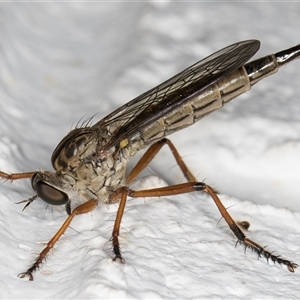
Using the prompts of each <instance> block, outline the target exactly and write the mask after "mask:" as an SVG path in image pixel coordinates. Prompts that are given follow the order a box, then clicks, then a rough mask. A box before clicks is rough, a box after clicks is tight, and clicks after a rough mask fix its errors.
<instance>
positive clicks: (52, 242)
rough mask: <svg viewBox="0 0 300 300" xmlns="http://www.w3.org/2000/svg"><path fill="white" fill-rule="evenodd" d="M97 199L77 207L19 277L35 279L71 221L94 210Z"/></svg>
mask: <svg viewBox="0 0 300 300" xmlns="http://www.w3.org/2000/svg"><path fill="white" fill-rule="evenodd" d="M97 203H98V202H97V201H96V200H90V201H88V202H86V203H83V204H81V205H80V206H78V207H76V208H75V209H74V210H73V211H72V213H71V214H70V215H69V216H68V218H67V220H66V221H65V222H64V224H63V225H62V226H61V227H60V229H59V230H58V231H57V233H56V234H55V235H54V236H53V238H52V239H51V240H50V241H49V242H48V244H47V246H46V247H45V249H44V250H43V251H42V252H41V253H40V254H39V256H38V257H37V259H36V260H35V262H34V263H33V265H32V266H31V267H30V268H29V269H28V270H27V271H25V272H23V273H20V274H19V277H21V278H25V277H28V279H29V280H30V281H32V280H33V273H34V272H35V271H36V270H38V269H39V268H40V265H41V264H42V262H43V261H44V260H45V258H46V256H47V254H48V253H49V251H50V250H51V249H52V248H53V247H54V245H55V243H56V242H57V241H58V240H59V238H60V237H61V236H62V235H63V234H64V233H65V231H66V230H67V228H68V227H69V225H70V223H71V221H72V220H73V218H74V217H75V216H76V215H80V214H85V213H88V212H90V211H92V210H93V209H94V208H95V207H96V206H97Z"/></svg>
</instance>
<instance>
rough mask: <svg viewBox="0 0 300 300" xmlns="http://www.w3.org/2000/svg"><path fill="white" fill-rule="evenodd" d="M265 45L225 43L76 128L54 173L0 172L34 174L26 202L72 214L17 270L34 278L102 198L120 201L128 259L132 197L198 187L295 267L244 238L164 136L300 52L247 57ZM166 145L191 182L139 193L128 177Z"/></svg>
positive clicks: (55, 157) (116, 249) (60, 150)
mask: <svg viewBox="0 0 300 300" xmlns="http://www.w3.org/2000/svg"><path fill="white" fill-rule="evenodd" d="M259 46H260V42H259V41H257V40H247V41H242V42H238V43H235V44H232V45H230V46H228V47H226V48H223V49H221V50H219V51H217V52H216V53H214V54H212V55H210V56H208V57H207V58H205V59H203V60H201V61H199V62H197V63H196V64H194V65H192V66H190V67H189V68H187V69H185V70H184V71H182V72H180V73H179V74H177V75H175V76H174V77H172V78H170V79H169V80H167V81H165V82H163V83H162V84H160V85H158V86H156V87H154V88H153V89H151V90H149V91H148V92H145V93H144V94H142V95H140V96H139V97H137V98H135V99H133V100H131V101H130V102H128V103H127V104H125V105H123V106H122V107H120V108H118V109H117V110H115V111H114V112H112V113H111V114H109V115H108V116H106V117H105V118H104V119H102V120H101V121H99V122H98V123H96V124H94V125H92V126H90V125H89V124H85V125H84V126H82V127H81V128H75V129H74V130H72V131H71V132H69V133H68V134H67V136H66V137H64V138H63V139H62V141H61V142H60V143H59V144H58V146H57V147H56V149H55V150H54V152H53V154H52V158H51V161H52V165H53V168H54V169H55V173H54V172H49V171H35V172H27V173H14V174H9V173H4V172H0V178H3V179H7V180H12V181H13V180H17V179H24V178H31V185H32V188H33V190H34V192H35V195H34V196H33V197H32V198H30V199H27V200H24V201H21V202H27V203H26V205H25V207H27V206H28V205H29V204H30V203H32V202H33V201H35V200H36V199H37V198H41V199H42V200H44V201H45V202H46V203H48V204H51V205H65V208H66V212H67V214H68V217H67V219H66V221H65V222H64V223H63V225H62V226H61V227H60V229H59V230H58V231H57V233H56V234H55V235H54V236H53V238H52V239H51V240H50V241H49V243H48V244H47V246H46V247H45V249H44V250H43V251H42V252H41V253H40V254H39V256H38V257H37V259H36V260H35V261H34V263H33V264H32V266H31V267H30V268H29V269H28V270H27V271H25V272H23V273H21V274H19V276H20V277H22V278H24V277H27V278H28V279H29V280H33V273H34V272H35V271H36V270H37V269H39V267H40V266H41V264H42V262H43V261H44V260H45V258H46V256H47V254H48V252H49V251H50V250H51V249H52V248H53V246H54V244H55V243H56V242H57V241H58V239H59V238H60V237H61V235H62V234H63V233H64V232H65V231H66V229H67V228H68V226H69V225H70V223H71V221H72V219H73V218H74V217H75V216H76V215H79V214H83V213H87V212H90V211H92V210H93V209H94V208H95V207H96V206H97V203H98V201H103V202H104V203H107V204H111V203H116V202H119V208H118V211H117V215H116V219H115V223H114V228H113V231H112V246H113V253H114V258H113V260H119V261H121V262H124V260H123V257H122V254H121V250H120V244H119V238H118V237H119V231H120V223H121V220H122V216H123V213H124V208H125V204H126V200H127V197H128V196H130V197H153V196H157V197H159V196H168V195H176V194H181V193H189V192H192V191H202V192H206V193H207V194H209V195H210V196H211V198H212V199H213V201H214V202H215V204H216V205H217V207H218V209H219V211H220V213H221V215H222V217H223V218H224V219H225V221H226V222H227V224H228V226H229V227H230V229H231V230H232V232H233V233H234V235H235V236H236V237H237V242H238V243H240V244H243V245H244V246H245V247H248V248H251V249H252V250H254V251H255V252H256V253H257V254H258V256H259V257H261V256H263V257H265V258H266V259H267V260H271V261H273V262H274V263H278V264H281V265H285V266H287V269H288V270H289V271H290V272H294V270H295V269H296V268H297V267H298V265H297V264H296V263H294V262H292V261H290V260H287V259H283V258H281V257H280V256H277V255H274V254H273V253H272V252H269V251H267V250H266V249H265V248H264V247H262V246H260V245H259V244H257V243H256V242H254V241H252V240H250V239H248V238H247V237H246V236H245V234H244V233H243V232H242V230H241V229H240V228H239V227H238V226H237V224H236V222H235V221H234V220H233V219H232V217H231V216H230V215H229V213H228V212H227V210H226V209H225V207H224V206H223V204H222V202H221V201H220V199H219V197H218V195H217V193H216V192H215V191H214V190H213V189H212V188H211V187H210V186H208V185H207V184H205V183H203V182H198V181H197V180H196V177H195V176H194V175H193V174H192V173H191V172H190V171H189V169H188V168H187V166H186V165H185V163H184V162H183V160H182V159H181V157H180V155H179V153H178V152H177V150H176V148H175V147H174V145H173V144H172V142H171V141H170V140H168V139H167V138H166V136H167V135H169V134H171V133H173V132H175V131H178V130H181V129H183V128H185V127H188V126H190V125H192V124H194V123H195V122H197V121H199V120H200V119H201V118H203V117H204V116H206V115H208V114H210V113H211V112H213V111H215V110H218V109H220V108H221V107H223V106H224V105H225V104H226V103H227V102H229V101H230V100H232V99H233V98H235V97H237V96H238V95H240V94H242V93H244V92H246V91H247V90H249V89H250V87H251V86H252V85H254V84H256V83H257V82H258V81H259V80H261V79H263V78H265V77H267V76H269V75H271V74H274V73H275V72H277V70H278V69H279V68H280V67H281V66H283V65H285V64H286V63H288V62H290V61H292V60H294V59H297V58H299V56H300V45H297V46H295V47H293V48H290V49H287V50H283V51H281V52H278V53H276V54H272V55H268V56H265V57H262V58H260V59H257V60H254V61H252V62H249V63H246V62H247V61H248V60H249V59H250V58H251V57H252V56H253V55H254V54H255V53H256V52H257V51H258V49H259ZM245 63H246V64H245ZM164 145H168V147H169V148H170V150H171V152H172V154H173V156H174V157H175V159H176V161H177V163H178V165H179V167H180V169H181V171H182V172H183V174H184V176H185V177H186V179H187V182H186V183H182V184H177V185H172V186H166V187H162V188H156V189H149V190H141V191H135V190H132V189H130V188H129V187H128V185H129V183H130V182H131V181H132V180H133V179H134V178H136V177H137V176H138V174H139V173H140V172H141V171H142V170H143V169H144V168H145V167H147V165H148V164H149V163H150V161H151V160H152V159H153V158H154V157H155V155H156V154H157V153H158V152H159V151H160V149H161V148H162V147H163V146H164ZM145 147H148V149H147V151H146V152H145V154H144V155H143V156H142V158H141V159H140V160H139V162H138V163H137V164H136V166H135V167H134V168H133V169H132V170H131V172H129V175H128V176H126V175H125V172H126V167H127V163H128V160H129V159H130V157H132V156H134V155H135V154H136V153H137V152H138V151H139V150H141V149H143V148H145Z"/></svg>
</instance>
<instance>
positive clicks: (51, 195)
mask: <svg viewBox="0 0 300 300" xmlns="http://www.w3.org/2000/svg"><path fill="white" fill-rule="evenodd" d="M36 192H37V195H38V196H39V197H40V198H41V199H42V200H44V201H45V202H47V203H48V204H51V205H62V204H66V203H67V201H68V200H69V197H68V195H67V194H66V193H64V192H62V191H60V190H57V189H55V188H53V187H52V186H50V185H48V184H47V183H44V182H43V181H38V182H37V183H36Z"/></svg>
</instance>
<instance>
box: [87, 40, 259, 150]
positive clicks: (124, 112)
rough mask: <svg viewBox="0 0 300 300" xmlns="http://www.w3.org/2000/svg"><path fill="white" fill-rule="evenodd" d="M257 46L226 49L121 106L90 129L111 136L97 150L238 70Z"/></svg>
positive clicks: (245, 44) (247, 44) (247, 43)
mask: <svg viewBox="0 0 300 300" xmlns="http://www.w3.org/2000/svg"><path fill="white" fill-rule="evenodd" d="M259 46H260V42H259V41H257V40H247V41H242V42H239V43H235V44H232V45H230V46H227V47H225V48H223V49H221V50H219V51H217V52H215V53H214V54H212V55H210V56H208V57H206V58H204V59H203V60H200V61H199V62H197V63H195V64H194V65H192V66H190V67H189V68H187V69H185V70H183V71H182V72H180V73H178V74H177V75H175V76H173V77H172V78H170V79H168V80H166V81H165V82H163V83H162V84H160V85H158V86H156V87H154V88H152V89H151V90H149V91H147V92H145V93H143V94H142V95H140V96H138V97H137V98H134V99H133V100H131V101H130V102H128V103H126V104H125V105H123V106H121V107H120V108H118V109H117V110H115V111H114V112H112V113H111V114H109V115H108V116H106V117H105V118H104V119H102V120H101V121H99V122H98V123H96V124H95V125H93V127H92V128H93V129H96V128H97V129H100V128H103V127H104V128H108V129H109V130H110V132H111V133H112V137H111V139H110V140H109V141H108V142H107V143H106V144H105V145H102V147H101V149H99V150H100V151H101V152H102V151H106V150H107V149H109V148H110V147H112V146H116V145H117V144H118V143H120V141H122V140H124V139H126V140H128V141H130V138H131V137H132V136H133V135H134V134H135V133H136V132H137V131H141V130H142V129H143V128H145V127H146V126H147V125H149V124H151V123H152V122H154V121H156V120H157V119H159V118H161V117H163V116H164V115H165V114H167V113H168V112H170V111H172V110H173V109H174V108H176V107H178V106H180V105H182V104H183V103H184V102H185V101H186V100H188V99H189V97H191V96H193V95H195V94H197V93H199V92H201V91H202V90H203V89H205V88H206V87H208V86H209V85H211V84H213V83H215V82H216V81H218V80H219V79H221V78H223V77H225V76H227V75H228V74H230V73H232V72H233V71H235V70H236V69H238V68H239V67H241V66H242V65H243V64H244V63H245V62H246V61H248V60H249V59H250V58H251V57H252V56H253V55H254V54H255V53H256V52H257V50H258V49H259Z"/></svg>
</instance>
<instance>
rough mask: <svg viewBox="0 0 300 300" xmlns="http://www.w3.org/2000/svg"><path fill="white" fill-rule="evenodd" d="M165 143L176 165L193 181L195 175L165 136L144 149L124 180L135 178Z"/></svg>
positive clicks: (129, 180) (188, 179) (128, 180)
mask: <svg viewBox="0 0 300 300" xmlns="http://www.w3.org/2000/svg"><path fill="white" fill-rule="evenodd" d="M166 144H167V145H168V146H169V148H170V150H171V152H172V154H173V156H174V158H175V160H176V162H177V164H178V166H179V167H180V169H181V171H182V173H183V175H184V176H185V178H186V179H187V181H189V182H195V181H196V177H195V176H194V175H193V174H192V173H191V172H190V170H189V169H188V167H187V166H186V164H185V163H184V161H183V160H182V158H181V156H180V155H179V153H178V151H177V149H176V148H175V146H174V145H173V143H172V142H171V141H170V140H168V139H166V138H164V139H162V140H160V141H158V142H156V143H155V144H153V145H151V146H150V147H149V149H148V150H147V151H146V153H145V154H144V155H143V157H142V158H141V159H140V160H139V162H138V163H137V164H136V165H135V167H134V168H133V169H132V170H131V172H130V173H129V175H128V176H127V178H126V182H127V183H129V182H131V181H132V180H133V179H134V178H136V177H137V176H138V174H139V173H141V172H142V171H143V170H144V169H145V168H146V167H147V166H148V165H149V163H150V162H151V161H152V159H153V158H154V157H155V155H156V154H157V153H158V152H159V151H160V149H161V148H162V147H163V146H164V145H166Z"/></svg>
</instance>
